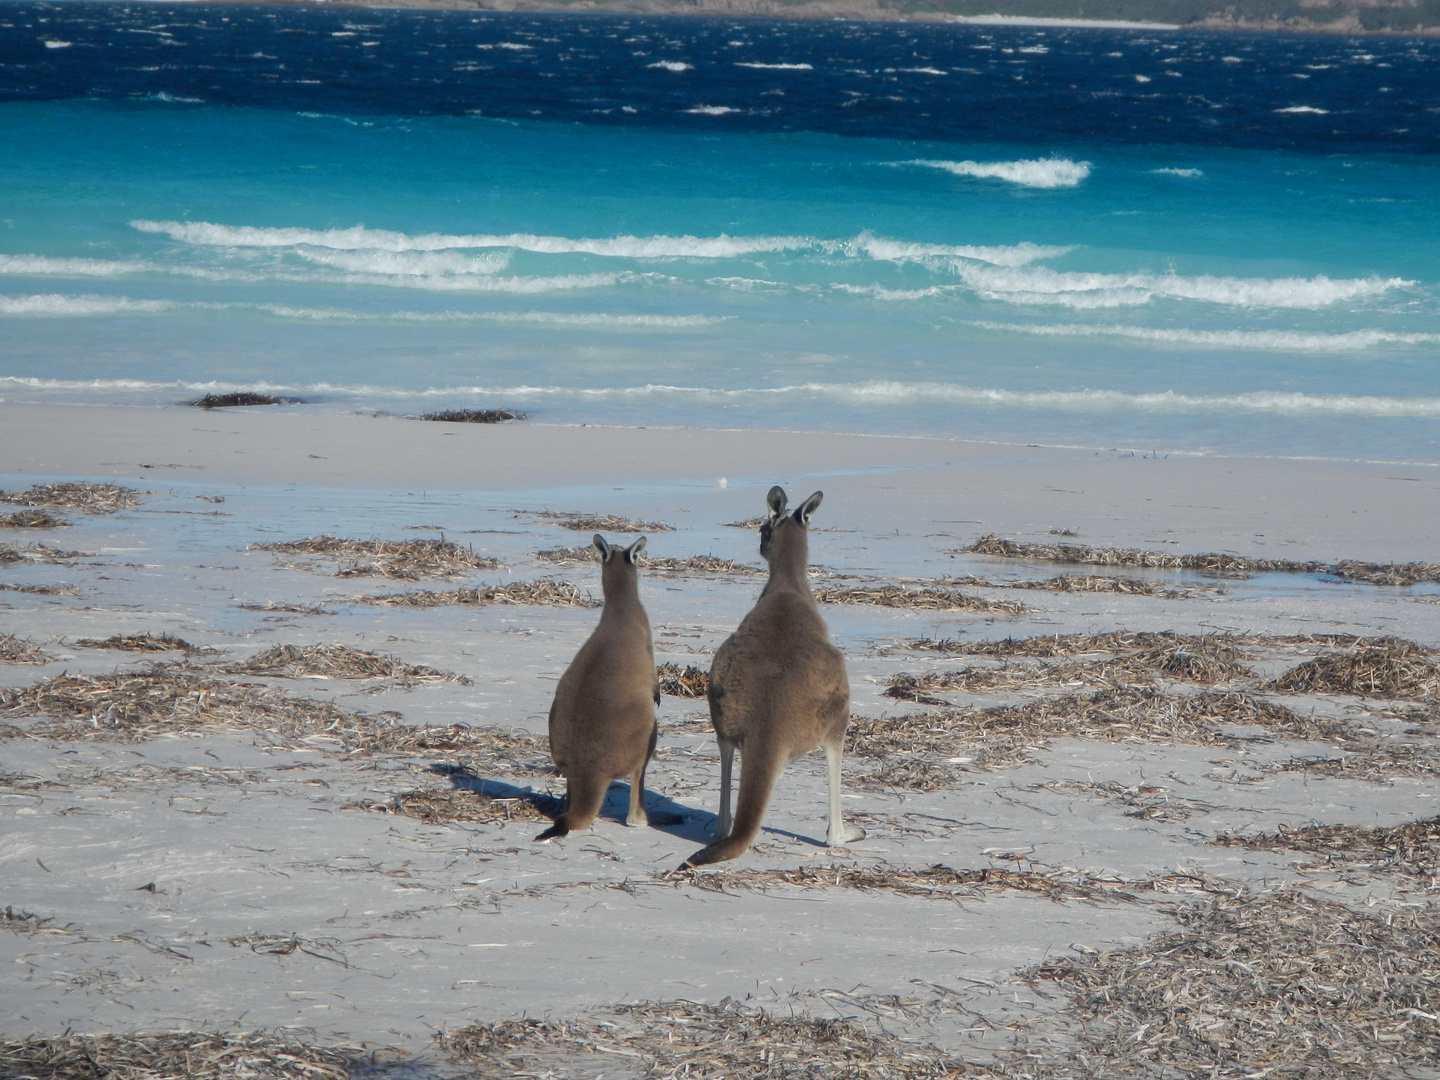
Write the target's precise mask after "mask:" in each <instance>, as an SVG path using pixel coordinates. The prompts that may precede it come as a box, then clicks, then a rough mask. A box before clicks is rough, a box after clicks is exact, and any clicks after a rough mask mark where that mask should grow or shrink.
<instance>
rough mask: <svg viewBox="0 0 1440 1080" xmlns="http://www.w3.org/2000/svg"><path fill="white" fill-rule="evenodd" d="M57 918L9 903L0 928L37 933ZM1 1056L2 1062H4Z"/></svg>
mask: <svg viewBox="0 0 1440 1080" xmlns="http://www.w3.org/2000/svg"><path fill="white" fill-rule="evenodd" d="M54 921H55V920H54V919H52V918H49V917H48V916H41V915H36V914H35V913H34V912H33V911H25V910H24V909H23V908H22V909H16V908H14V907H12V906H11V905H9V904H6V905H5V907H4V908H0V930H8V931H9V932H10V933H12V934H37V933H39V932H40V931H41V930H44V929H46V928H47V927H48V926H49V925H50V924H51V923H53V922H54ZM3 1060H4V1059H3V1058H0V1063H3Z"/></svg>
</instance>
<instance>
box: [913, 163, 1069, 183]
mask: <svg viewBox="0 0 1440 1080" xmlns="http://www.w3.org/2000/svg"><path fill="white" fill-rule="evenodd" d="M894 164H896V165H920V166H923V167H925V168H927V169H941V170H943V171H945V172H948V173H953V174H954V175H956V176H973V177H976V178H978V179H981V180H1005V181H1007V182H1009V183H1011V184H1020V185H1021V186H1023V187H1032V188H1068V187H1075V186H1077V185H1078V184H1079V183H1080V182H1081V181H1083V180H1084V179H1085V178H1086V177H1087V176H1089V175H1090V169H1091V166H1090V163H1089V162H1088V161H1071V160H1069V159H1068V158H1033V159H1030V160H1026V161H935V160H930V159H926V158H917V159H915V160H913V161H897V162H895V163H894Z"/></svg>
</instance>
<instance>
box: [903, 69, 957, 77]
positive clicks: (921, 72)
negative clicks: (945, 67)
mask: <svg viewBox="0 0 1440 1080" xmlns="http://www.w3.org/2000/svg"><path fill="white" fill-rule="evenodd" d="M900 70H901V71H904V72H908V73H909V74H911V75H949V74H950V73H949V72H948V71H941V70H940V69H939V68H933V67H913V68H901V69H900Z"/></svg>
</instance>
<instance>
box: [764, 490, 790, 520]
mask: <svg viewBox="0 0 1440 1080" xmlns="http://www.w3.org/2000/svg"><path fill="white" fill-rule="evenodd" d="M788 501H789V500H788V499H787V498H786V497H785V489H784V488H782V487H781V486H780V485H779V484H776V485H775V486H774V487H772V488H771V489H770V494H768V495H766V496H765V502H766V503H767V504H769V506H770V520H771V521H774V520H775V519H776V518H778V517H779V516H780V515H781V514H783V513H785V504H786V503H787V502H788Z"/></svg>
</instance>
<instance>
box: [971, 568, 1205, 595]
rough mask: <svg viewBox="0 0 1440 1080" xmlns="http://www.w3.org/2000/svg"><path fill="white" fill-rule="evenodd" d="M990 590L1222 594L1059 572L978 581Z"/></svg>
mask: <svg viewBox="0 0 1440 1080" xmlns="http://www.w3.org/2000/svg"><path fill="white" fill-rule="evenodd" d="M975 583H976V584H979V585H984V586H985V587H986V588H990V589H1036V590H1045V591H1047V592H1080V593H1121V594H1125V595H1129V596H1158V597H1160V598H1162V599H1164V600H1194V599H1198V598H1201V597H1215V596H1224V595H1225V594H1226V592H1227V591H1228V590H1226V589H1225V588H1224V586H1221V585H1166V584H1165V583H1164V582H1160V581H1145V580H1142V579H1140V578H1123V577H1101V576H1098V575H1095V574H1061V575H1060V576H1059V577H1053V578H1046V579H1045V580H1043V581H979V580H977V581H976V582H975Z"/></svg>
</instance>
